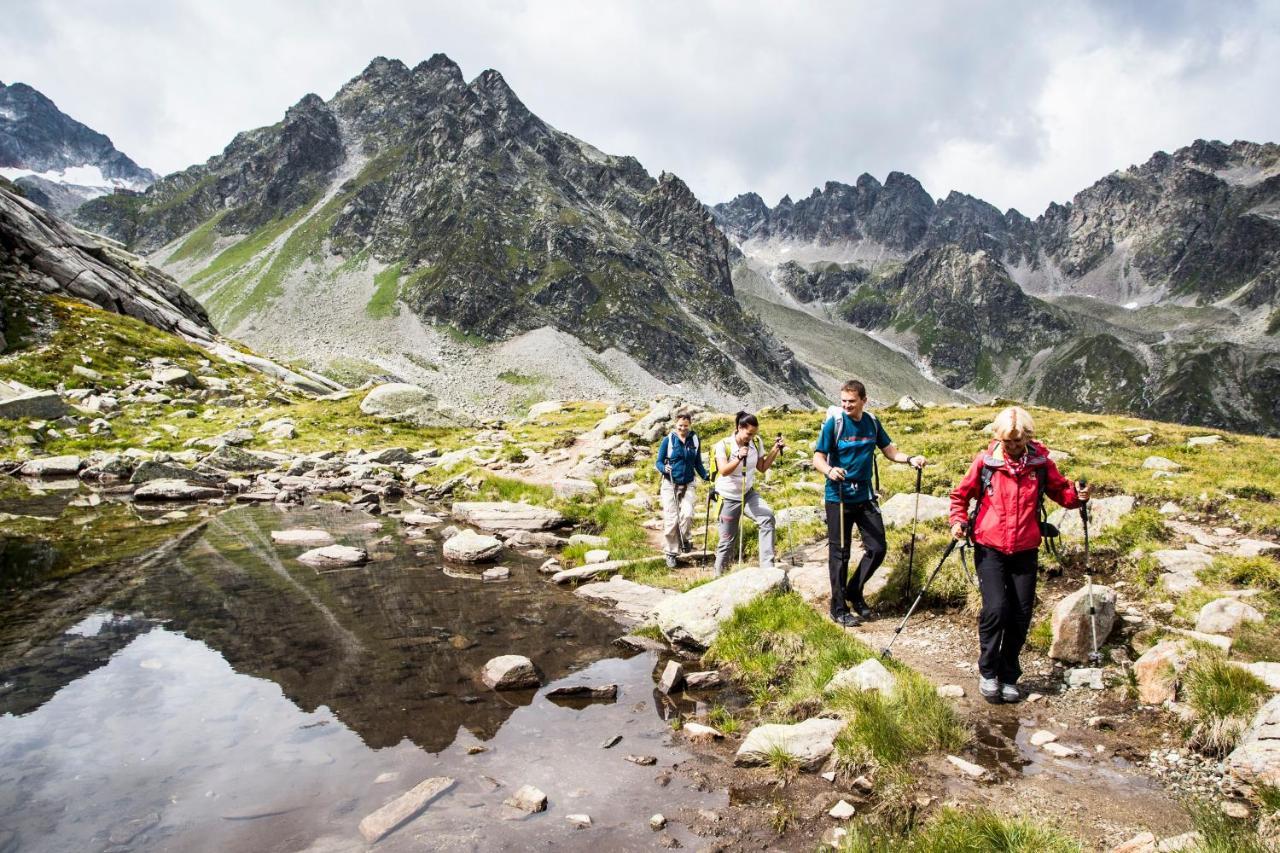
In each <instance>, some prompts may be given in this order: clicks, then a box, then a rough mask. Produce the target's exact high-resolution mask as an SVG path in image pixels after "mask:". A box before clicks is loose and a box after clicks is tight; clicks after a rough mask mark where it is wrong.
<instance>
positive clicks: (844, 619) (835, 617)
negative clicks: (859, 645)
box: [831, 613, 862, 628]
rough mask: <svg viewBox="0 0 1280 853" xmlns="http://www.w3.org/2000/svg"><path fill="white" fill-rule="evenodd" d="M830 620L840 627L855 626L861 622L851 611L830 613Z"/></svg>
mask: <svg viewBox="0 0 1280 853" xmlns="http://www.w3.org/2000/svg"><path fill="white" fill-rule="evenodd" d="M831 621H832V622H834V623H836V624H837V625H839V626H840V627H842V628H857V627H858V626H859V625H861V624H862V620H861V619H859V618H858V617H857V616H855V615H853V614H852V613H839V614H836V613H833V614H831Z"/></svg>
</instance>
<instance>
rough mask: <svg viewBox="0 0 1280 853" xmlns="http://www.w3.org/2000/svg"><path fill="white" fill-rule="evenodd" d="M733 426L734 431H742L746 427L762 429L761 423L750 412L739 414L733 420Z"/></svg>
mask: <svg viewBox="0 0 1280 853" xmlns="http://www.w3.org/2000/svg"><path fill="white" fill-rule="evenodd" d="M733 426H734V429H742V428H743V427H744V426H753V427H755V428H756V429H760V422H759V421H758V420H756V416H755V415H753V414H751V413H750V412H738V414H737V415H735V416H734V418H733Z"/></svg>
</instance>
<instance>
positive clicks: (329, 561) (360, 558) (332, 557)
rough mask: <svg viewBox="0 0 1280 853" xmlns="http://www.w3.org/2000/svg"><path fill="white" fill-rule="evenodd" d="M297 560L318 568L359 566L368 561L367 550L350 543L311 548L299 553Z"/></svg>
mask: <svg viewBox="0 0 1280 853" xmlns="http://www.w3.org/2000/svg"><path fill="white" fill-rule="evenodd" d="M298 562H299V563H302V564H303V565H307V566H314V567H316V568H318V569H336V568H342V567H344V566H359V565H363V564H364V563H367V562H369V552H368V551H366V550H365V549H363V548H353V547H351V546H350V545H326V546H325V547H323V548H313V549H311V550H310V551H304V552H303V553H301V554H299V555H298Z"/></svg>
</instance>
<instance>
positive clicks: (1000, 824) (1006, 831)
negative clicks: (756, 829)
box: [840, 808, 1085, 853]
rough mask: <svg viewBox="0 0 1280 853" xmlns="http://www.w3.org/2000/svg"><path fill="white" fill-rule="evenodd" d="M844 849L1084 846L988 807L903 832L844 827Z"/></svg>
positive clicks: (1059, 852)
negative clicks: (999, 813)
mask: <svg viewBox="0 0 1280 853" xmlns="http://www.w3.org/2000/svg"><path fill="white" fill-rule="evenodd" d="M840 849H841V850H842V851H844V853H954V851H972V853H979V852H980V851H981V853H987V852H988V851H991V853H1079V851H1083V850H1084V849H1085V848H1084V846H1083V845H1081V844H1080V842H1078V841H1076V840H1075V839H1074V838H1071V837H1070V836H1069V835H1067V834H1065V833H1064V832H1062V831H1061V830H1058V829H1056V828H1053V827H1049V826H1043V825H1040V824H1036V823H1033V822H1032V821H1030V820H1027V819H1026V818H1007V817H1003V816H1001V815H998V814H996V813H995V812H993V811H991V810H989V809H973V810H960V809H955V808H947V809H943V810H942V811H941V812H939V813H938V815H937V817H935V818H934V819H933V820H932V821H930V822H929V823H927V824H925V825H924V826H923V827H920V828H918V829H917V830H916V831H915V832H913V833H911V834H909V835H900V834H894V833H886V832H884V831H883V829H882V828H881V827H880V826H878V825H877V824H875V823H865V822H859V823H855V824H853V825H852V826H850V828H849V835H848V837H847V838H846V839H845V842H844V844H843V845H842V846H841V848H840Z"/></svg>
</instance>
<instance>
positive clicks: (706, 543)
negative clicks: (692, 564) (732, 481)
mask: <svg viewBox="0 0 1280 853" xmlns="http://www.w3.org/2000/svg"><path fill="white" fill-rule="evenodd" d="M715 497H716V487H715V486H711V487H710V488H708V489H707V518H706V520H705V521H703V522H702V567H703V568H704V569H705V568H706V567H707V555H708V553H709V552H708V551H707V548H709V547H710V545H711V502H712V501H713V500H715Z"/></svg>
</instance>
